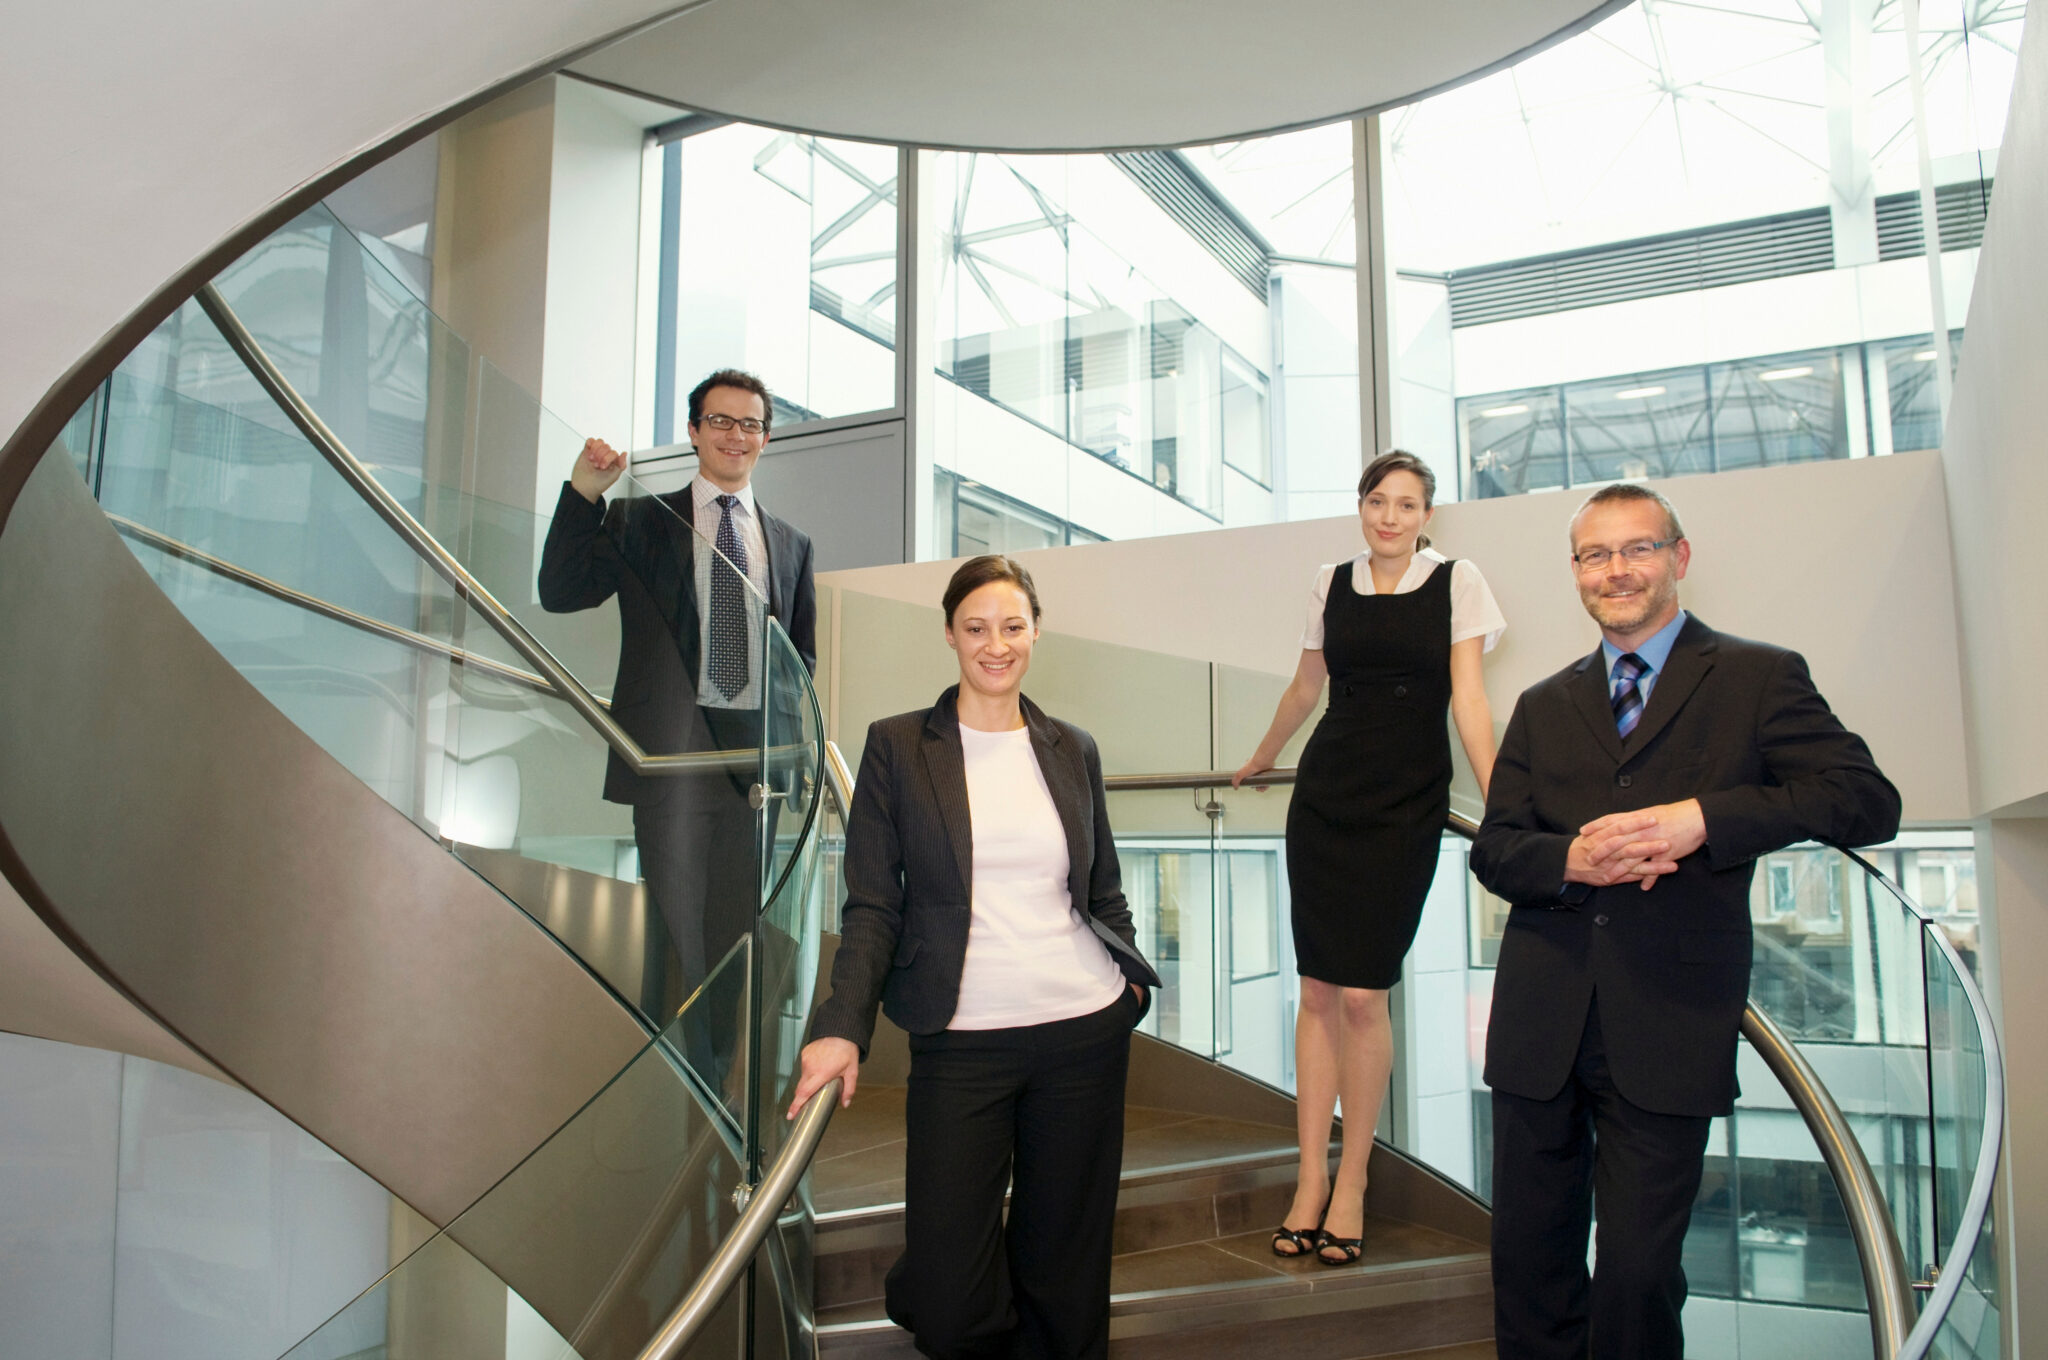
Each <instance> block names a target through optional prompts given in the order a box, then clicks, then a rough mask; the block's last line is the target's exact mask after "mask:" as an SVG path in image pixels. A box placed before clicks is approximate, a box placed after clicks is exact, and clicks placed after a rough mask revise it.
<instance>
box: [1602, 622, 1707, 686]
mask: <svg viewBox="0 0 2048 1360" xmlns="http://www.w3.org/2000/svg"><path fill="white" fill-rule="evenodd" d="M1685 618H1686V615H1685V611H1684V610H1683V609H1681V610H1679V611H1678V614H1677V615H1676V617H1674V618H1673V619H1672V620H1671V622H1669V623H1667V624H1665V625H1664V626H1663V627H1662V628H1659V629H1658V630H1657V631H1656V632H1655V633H1652V634H1651V635H1650V638H1649V640H1648V641H1646V642H1645V643H1643V645H1642V646H1640V647H1638V648H1636V655H1637V656H1638V657H1640V658H1641V659H1642V662H1643V664H1644V665H1646V666H1648V667H1649V668H1650V672H1651V673H1652V674H1653V675H1662V674H1663V673H1664V663H1665V662H1666V661H1669V660H1670V659H1671V648H1672V646H1673V645H1674V644H1675V643H1676V642H1677V641H1678V632H1679V630H1680V629H1681V628H1683V627H1685ZM1600 659H1601V660H1602V661H1604V662H1606V663H1607V674H1608V676H1609V677H1610V678H1611V677H1612V676H1613V675H1614V663H1615V662H1617V661H1619V660H1621V649H1620V648H1619V647H1616V646H1615V645H1614V644H1613V643H1611V642H1609V641H1608V640H1607V639H1606V638H1604V637H1603V638H1601V639H1600Z"/></svg>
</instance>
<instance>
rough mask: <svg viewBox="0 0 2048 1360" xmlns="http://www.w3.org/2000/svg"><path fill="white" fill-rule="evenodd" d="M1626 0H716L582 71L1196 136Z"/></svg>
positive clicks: (1181, 138)
mask: <svg viewBox="0 0 2048 1360" xmlns="http://www.w3.org/2000/svg"><path fill="white" fill-rule="evenodd" d="M1622 3H1623V0H1435V3H1429V4H1418V3H1415V0H1276V2H1275V3H1269V4H1265V5H1245V4H1242V3H1238V2H1237V0H1025V3H1006V4H1000V5H999V4H996V3H993V2H992V0H861V2H860V3H854V2H853V0H715V2H714V3H711V4H708V5H705V6H703V7H702V8H699V9H695V10H693V11H691V12H690V13H687V14H683V15H680V16H678V17H677V18H675V19H672V20H670V21H668V22H667V23H664V24H662V25H660V26H658V27H656V28H653V29H650V30H648V31H647V32H644V33H641V34H639V35H638V36H636V37H633V38H631V39H628V40H627V41H625V42H622V43H620V44H618V45H617V46H615V47H611V48H608V49H606V50H605V51H603V52H600V53H598V54H596V55H595V56H592V57H589V58H586V59H585V60H583V61H580V62H577V63H576V64H575V65H574V66H573V67H572V68H571V69H572V70H574V71H576V72H577V73H578V74H581V75H585V76H588V77H590V78H591V79H594V80H599V81H603V82H606V83H608V84H612V85H616V86H619V87H621V88H625V89H630V90H635V91H639V92H642V93H645V94H649V95H653V96H655V97H657V98H660V99H663V100H666V101H668V102H671V103H674V104H677V105H680V106H683V107H685V108H690V109H697V110H702V111H705V112H709V113H717V114H724V115H727V116H729V117H733V118H738V119H742V120H745V121H747V122H751V123H764V124H767V125H769V126H773V127H785V128H793V129H797V130H800V131H804V132H817V133H827V134H830V135H833V136H839V137H854V138H865V139H871V140H875V141H885V142H906V143H912V144H915V145H920V146H941V147H972V148H977V149H992V150H1021V151H1088V150H1107V149H1117V148H1129V147H1146V146H1173V145H1189V144H1194V143H1200V142H1211V141H1219V140H1223V139H1227V138H1235V137H1242V136H1246V135H1249V134H1252V133H1260V132H1272V131H1277V130H1279V129H1282V128H1291V127H1300V126H1305V125H1308V124H1312V123H1321V122H1327V121H1329V120H1331V119H1334V118H1342V117H1345V116H1348V115H1351V114H1356V113H1361V112H1366V111H1370V110H1374V109H1380V108H1386V107H1390V106H1393V105H1396V104H1401V103H1405V102H1407V101H1408V100H1410V99H1412V98H1414V97H1415V96H1417V95H1419V94H1423V93H1426V92H1428V91H1430V90H1433V89H1437V88H1439V87H1442V86H1444V85H1447V84H1451V83H1454V82H1457V81H1459V80H1463V79H1465V78H1467V77H1469V76H1471V75H1474V74H1476V73H1478V72H1481V71H1484V70H1487V69H1488V68H1491V67H1493V66H1496V65H1498V64H1499V63H1501V62H1504V61H1507V60H1509V59H1511V58H1513V57H1515V56H1517V55H1519V54H1521V53H1524V52H1526V51H1528V50H1530V49H1531V48H1535V47H1539V46H1542V45H1543V44H1545V43H1547V42H1550V41H1552V40H1553V39H1555V38H1556V37H1558V36H1560V35H1561V34H1563V33H1566V32H1569V31H1571V30H1574V29H1576V28H1578V27H1579V26H1581V25H1583V24H1585V23H1587V22H1590V21H1591V20H1592V19H1594V18H1596V17H1598V16H1600V15H1602V14H1605V13H1608V12H1610V11H1612V10H1614V9H1617V8H1620V7H1621V4H1622Z"/></svg>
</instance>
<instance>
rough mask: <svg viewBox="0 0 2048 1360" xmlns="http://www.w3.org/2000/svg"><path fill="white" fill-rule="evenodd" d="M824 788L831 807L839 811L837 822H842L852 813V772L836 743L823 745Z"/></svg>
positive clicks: (829, 742)
mask: <svg viewBox="0 0 2048 1360" xmlns="http://www.w3.org/2000/svg"><path fill="white" fill-rule="evenodd" d="M825 788H826V791H827V792H829V793H830V794H831V795H832V805H833V807H835V808H837V809H838V810H839V820H840V821H841V822H844V821H845V820H846V815H847V814H848V813H849V812H851V811H853V771H852V770H851V769H850V768H848V766H847V764H846V756H845V754H844V753H842V752H841V751H840V749H839V743H838V742H836V741H829V740H828V741H827V742H826V743H825Z"/></svg>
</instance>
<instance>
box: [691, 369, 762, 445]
mask: <svg viewBox="0 0 2048 1360" xmlns="http://www.w3.org/2000/svg"><path fill="white" fill-rule="evenodd" d="M714 387H737V388H738V389H739V390H740V391H742V392H752V393H753V394H754V395H755V396H757V397H759V398H760V399H761V432H762V433H763V434H766V433H767V432H768V428H769V427H770V426H771V425H773V424H774V423H775V398H773V397H771V396H769V395H768V384H767V383H764V382H762V381H761V380H760V379H759V378H757V377H755V376H754V375H753V374H751V373H746V372H742V371H741V370H739V369H737V368H721V369H719V370H718V371H717V372H716V373H714V374H712V375H711V376H710V377H708V378H706V379H705V380H704V381H703V382H700V383H698V384H697V385H696V386H695V387H693V388H691V389H690V423H691V424H692V425H696V424H700V423H701V422H702V421H703V419H704V397H705V394H706V393H708V392H710V391H711V389H712V388H714Z"/></svg>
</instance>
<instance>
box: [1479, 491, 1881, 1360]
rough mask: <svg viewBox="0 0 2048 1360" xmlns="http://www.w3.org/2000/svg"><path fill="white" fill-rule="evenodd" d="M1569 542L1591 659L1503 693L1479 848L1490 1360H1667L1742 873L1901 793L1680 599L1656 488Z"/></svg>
mask: <svg viewBox="0 0 2048 1360" xmlns="http://www.w3.org/2000/svg"><path fill="white" fill-rule="evenodd" d="M1571 547H1572V569H1573V573H1574V575H1575V577H1576V580H1577V583H1578V588H1579V598H1580V600H1581V601H1582V602H1583V603H1584V604H1585V607H1586V612H1587V613H1589V614H1591V615H1592V616H1593V620H1594V621H1595V622H1596V623H1598V624H1599V625H1600V637H1601V642H1600V647H1599V650H1597V651H1595V652H1594V653H1593V654H1592V655H1590V656H1588V657H1585V658H1583V659H1581V660H1579V661H1577V662H1574V663H1573V664H1572V665H1570V666H1567V667H1566V668H1565V669H1564V670H1562V671H1559V672H1558V673H1557V674H1556V675H1553V676H1551V677H1550V678H1549V679H1547V680H1543V681H1541V682H1539V683H1538V684H1535V685H1532V686H1531V687H1530V688H1529V689H1528V690H1526V691H1525V692H1524V693H1523V694H1522V697H1521V699H1520V700H1519V701H1518V702H1517V703H1516V705H1515V712H1514V716H1513V717H1512V718H1511V719H1510V720H1509V722H1508V728H1507V734H1506V736H1505V737H1504V738H1503V740H1502V742H1501V747H1500V755H1499V757H1498V759H1497V761H1496V763H1495V765H1494V768H1493V784H1492V787H1491V790H1490V795H1489V797H1488V799H1487V804H1486V819H1485V821H1484V823H1483V824H1482V825H1481V827H1480V829H1479V836H1478V839H1477V841H1476V842H1475V843H1474V845H1473V847H1472V871H1473V873H1475V874H1476V875H1477V876H1478V878H1479V881H1480V882H1481V883H1483V884H1484V885H1485V886H1486V887H1487V888H1488V889H1489V890H1491V891H1492V892H1494V893H1496V894H1498V895H1499V896H1501V897H1503V898H1505V899H1507V901H1508V902H1509V903H1510V904H1511V906H1512V910H1511V911H1510V913H1509V915H1508V921H1507V926H1506V928H1505V930H1504V931H1503V932H1502V936H1501V945H1500V959H1499V964H1498V967H1497V969H1496V971H1495V973H1494V988H1493V1016H1492V1020H1491V1022H1490V1024H1489V1026H1488V1029H1487V1038H1486V1081H1487V1084H1488V1085H1489V1086H1491V1087H1492V1088H1493V1282H1494V1316H1495V1346H1496V1348H1497V1350H1498V1352H1499V1354H1500V1356H1501V1360H1553V1358H1554V1360H1564V1357H1573V1360H1584V1357H1586V1356H1587V1355H1588V1354H1589V1352H1590V1354H1591V1355H1592V1356H1594V1357H1595V1358H1596V1360H1607V1358H1608V1357H1612V1358H1613V1360H1682V1357H1683V1355H1684V1334H1683V1331H1682V1330H1681V1327H1680V1321H1679V1312H1680V1309H1681V1308H1682V1307H1683V1306H1684V1303H1685V1293H1686V1283H1685V1272H1684V1270H1683V1269H1682V1267H1681V1265H1680V1257H1681V1253H1682V1250H1683V1247H1684V1242H1685V1232H1686V1227H1687V1225H1688V1223H1689V1222H1690V1220H1691V1215H1692V1205H1693V1200H1694V1198H1695V1196H1696V1195H1697V1194H1698V1192H1699V1186H1700V1180H1701V1175H1702V1161H1703V1158H1704V1155H1705V1151H1706V1144H1707V1130H1708V1125H1709V1124H1710V1122H1711V1121H1712V1119H1713V1117H1714V1116H1716V1115H1725V1114H1727V1113H1729V1111H1730V1110H1731V1109H1732V1108H1733V1106H1734V1101H1735V1096H1736V1084H1735V1039H1736V1031H1737V1028H1738V1026H1739V1025H1740V1024H1741V1020H1742V1011H1743V1007H1744V1004H1745V1001H1746V999H1747V996H1748V992H1749V966H1750V914H1749V884H1750V877H1751V874H1752V871H1753V869H1754V867H1755V863H1756V860H1757V857H1758V856H1760V855H1764V854H1768V853H1769V852H1771V851H1773V850H1777V849H1780V848H1782V847H1784V846H1787V845H1790V844H1793V843H1794V842H1797V841H1803V840H1815V841H1822V842H1826V843H1828V844H1831V845H1837V846H1855V845H1868V844H1871V843H1872V842H1875V841H1882V840H1888V839H1890V838H1891V837H1892V836H1894V835H1896V834H1897V832H1898V826H1899V794H1898V790H1896V789H1895V788H1893V787H1892V784H1891V781H1889V780H1888V779H1886V778H1885V777H1884V775H1883V773H1882V772H1880V771H1879V770H1878V768H1877V764H1876V762H1875V761H1874V760H1872V758H1871V755H1870V749H1869V747H1867V746H1866V745H1865V744H1864V743H1863V740H1862V739H1861V738H1860V737H1858V736H1856V735H1855V734H1854V733H1851V732H1849V731H1848V730H1846V729H1845V728H1844V727H1843V726H1842V724H1841V723H1840V722H1839V721H1838V720H1837V719H1836V718H1835V715H1834V714H1833V713H1832V712H1831V711H1829V709H1828V705H1827V702H1826V700H1824V699H1822V698H1821V696H1820V693H1819V691H1817V690H1816V689H1815V688H1814V685H1813V680H1812V678H1811V677H1810V676H1809V675H1808V674H1807V669H1806V662H1805V661H1804V660H1802V659H1801V658H1800V656H1799V654H1798V653H1796V652H1792V651H1787V650H1785V649H1784V648H1782V647H1774V646H1771V645H1769V644H1767V643H1761V642H1750V641H1747V640H1745V639H1743V638H1738V637H1734V636H1731V635H1729V634H1726V633H1718V632H1715V631H1714V630H1713V629H1712V628H1709V627H1708V626H1707V625H1706V624H1705V623H1703V622H1701V621H1700V620H1699V619H1698V618H1696V617H1694V616H1692V615H1690V614H1688V613H1687V612H1686V611H1685V610H1684V609H1683V608H1681V607H1680V606H1679V602H1678V583H1679V582H1680V581H1681V580H1683V579H1684V578H1685V574H1686V569H1687V567H1688V566H1689V565H1690V564H1691V561H1692V545H1691V544H1690V543H1689V542H1687V541H1686V538H1685V532H1684V530H1683V529H1681V528H1680V527H1679V523H1678V514H1677V512H1676V511H1675V510H1673V509H1672V507H1671V503H1670V502H1669V501H1667V500H1665V498H1664V497H1663V496H1661V495H1659V494H1658V493H1657V492H1655V491H1653V490H1651V489H1650V488H1648V487H1646V486H1641V485H1636V484H1632V483H1618V484H1616V485H1613V486H1608V487H1603V488H1602V489H1601V490H1599V491H1597V492H1595V493H1594V494H1593V495H1592V496H1591V497H1589V498H1588V499H1587V501H1586V503H1585V504H1584V505H1582V506H1581V507H1580V508H1579V511H1578V513H1577V514H1576V515H1574V516H1573V518H1572V523H1571ZM1594 1219H1597V1220H1598V1225H1599V1226H1598V1229H1597V1233H1596V1235H1595V1241H1594V1247H1595V1258H1596V1259H1595V1264H1594V1267H1593V1269H1592V1271H1591V1272H1590V1274H1589V1272H1588V1270H1587V1266H1586V1236H1587V1233H1588V1231H1589V1229H1590V1227H1591V1221H1592V1220H1594Z"/></svg>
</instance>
